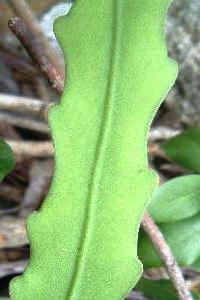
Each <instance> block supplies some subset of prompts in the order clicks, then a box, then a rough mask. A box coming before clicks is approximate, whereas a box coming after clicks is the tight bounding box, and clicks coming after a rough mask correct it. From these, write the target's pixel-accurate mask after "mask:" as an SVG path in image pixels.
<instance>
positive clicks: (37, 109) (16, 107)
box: [0, 94, 48, 119]
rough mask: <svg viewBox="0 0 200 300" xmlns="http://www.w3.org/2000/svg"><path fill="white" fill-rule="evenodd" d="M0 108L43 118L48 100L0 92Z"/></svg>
mask: <svg viewBox="0 0 200 300" xmlns="http://www.w3.org/2000/svg"><path fill="white" fill-rule="evenodd" d="M0 109H4V110H9V111H17V112H22V113H29V114H31V115H37V116H40V117H42V118H43V119H45V117H46V115H47V109H48V102H46V103H45V102H43V101H41V100H39V99H34V98H27V97H22V96H15V95H8V94H0Z"/></svg>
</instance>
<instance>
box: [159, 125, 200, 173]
mask: <svg viewBox="0 0 200 300" xmlns="http://www.w3.org/2000/svg"><path fill="white" fill-rule="evenodd" d="M162 149H163V150H164V151H165V153H166V154H167V156H169V157H170V158H171V159H172V160H173V161H175V162H176V163H178V164H179V165H181V166H182V167H184V168H186V169H188V170H191V171H193V172H195V173H200V128H192V129H188V130H186V131H185V132H183V133H182V134H180V135H178V136H176V137H174V138H172V139H170V140H169V141H167V142H165V143H164V144H163V145H162Z"/></svg>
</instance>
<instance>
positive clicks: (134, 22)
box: [11, 0, 177, 300]
mask: <svg viewBox="0 0 200 300" xmlns="http://www.w3.org/2000/svg"><path fill="white" fill-rule="evenodd" d="M170 2H171V1H169V0H153V1H149V0H134V1H133V0H96V1H93V0H77V1H76V2H75V5H74V7H73V8H72V10H71V12H70V14H69V16H67V17H63V18H61V19H59V20H58V22H56V25H55V31H56V34H57V37H58V39H59V41H60V43H61V45H62V48H63V50H64V54H65V59H66V61H67V79H66V82H67V84H66V90H65V92H64V95H63V97H62V102H61V104H60V105H58V106H57V107H54V108H53V109H52V110H51V111H50V114H49V120H50V126H51V128H52V132H53V139H54V145H55V155H56V168H55V174H54V180H53V184H52V187H51V190H50V192H49V196H48V199H47V200H46V202H45V204H44V205H43V207H42V209H41V211H40V212H39V213H35V214H33V215H32V216H31V217H30V218H29V221H28V232H29V238H30V243H31V250H32V255H31V260H30V263H29V267H28V268H27V270H26V272H25V274H24V276H22V277H21V278H18V279H16V280H14V281H13V282H12V284H11V296H12V299H13V300H33V299H37V300H46V299H47V300H93V299H95V300H108V299H109V300H120V299H122V298H123V297H124V296H125V295H127V293H128V292H129V290H130V289H131V288H132V287H133V286H134V284H135V283H136V282H137V280H138V279H139V277H140V275H141V272H142V267H141V264H140V263H139V261H138V258H137V236H138V228H139V223H140V220H141V218H142V214H143V212H144V209H145V207H146V205H147V202H148V199H149V198H150V196H151V194H152V192H153V189H154V188H155V186H156V184H157V178H156V176H155V174H154V173H152V172H151V171H149V170H148V169H147V149H146V148H147V145H146V144H147V133H148V129H149V125H150V123H151V120H152V118H153V116H154V115H155V112H156V110H157V108H158V106H159V104H160V103H161V100H162V99H163V98H164V96H165V95H166V93H167V91H168V90H169V89H170V87H171V85H172V84H173V82H174V80H175V78H176V73H177V67H176V65H175V64H174V63H173V62H172V61H171V60H170V59H169V58H168V57H167V49H166V44H165V39H164V19H165V15H166V10H167V7H168V5H169V3H170Z"/></svg>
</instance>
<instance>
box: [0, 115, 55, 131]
mask: <svg viewBox="0 0 200 300" xmlns="http://www.w3.org/2000/svg"><path fill="white" fill-rule="evenodd" d="M0 122H3V123H6V124H9V125H13V126H16V127H21V128H25V129H29V130H33V131H39V132H43V133H49V127H48V126H47V125H46V124H45V123H44V122H42V121H38V120H34V119H31V118H28V117H25V116H19V115H13V114H9V113H6V112H2V111H1V112H0Z"/></svg>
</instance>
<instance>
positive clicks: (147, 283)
mask: <svg viewBox="0 0 200 300" xmlns="http://www.w3.org/2000/svg"><path fill="white" fill-rule="evenodd" d="M136 290H138V291H140V292H143V294H144V295H145V296H146V297H150V298H153V299H155V300H166V299H167V300H178V299H179V298H178V297H177V294H176V291H175V289H174V287H173V285H172V283H171V282H170V281H169V280H149V279H146V278H141V279H140V281H139V282H138V284H137V286H136ZM192 296H193V299H199V298H198V295H197V294H196V293H192Z"/></svg>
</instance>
